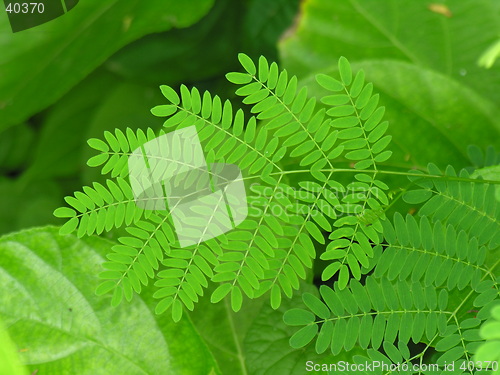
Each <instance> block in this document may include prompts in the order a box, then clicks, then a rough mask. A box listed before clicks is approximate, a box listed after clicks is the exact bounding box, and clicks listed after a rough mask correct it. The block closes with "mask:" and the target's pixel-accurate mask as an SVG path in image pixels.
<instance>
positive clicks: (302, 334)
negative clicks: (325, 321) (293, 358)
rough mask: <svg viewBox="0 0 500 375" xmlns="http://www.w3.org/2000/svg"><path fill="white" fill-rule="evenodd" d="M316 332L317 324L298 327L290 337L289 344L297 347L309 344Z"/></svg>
mask: <svg viewBox="0 0 500 375" xmlns="http://www.w3.org/2000/svg"><path fill="white" fill-rule="evenodd" d="M317 333H318V325H317V324H313V325H309V326H305V327H303V328H301V329H299V330H298V331H297V332H295V333H294V334H293V336H292V337H291V338H290V346H291V347H292V348H294V349H299V348H302V347H304V346H306V345H307V344H309V343H310V342H311V341H312V339H313V338H314V337H315V336H316V334H317Z"/></svg>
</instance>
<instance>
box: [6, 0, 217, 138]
mask: <svg viewBox="0 0 500 375" xmlns="http://www.w3.org/2000/svg"><path fill="white" fill-rule="evenodd" d="M212 3H213V1H212V0H193V1H189V2H177V1H173V0H152V1H148V2H135V3H130V2H123V1H115V2H111V3H105V2H102V1H97V0H88V1H82V2H80V3H79V4H78V6H76V7H75V8H74V9H73V10H71V11H70V12H68V13H67V14H65V15H64V16H62V17H59V18H57V19H55V20H53V21H51V22H47V23H45V24H43V25H40V26H37V27H34V28H31V29H28V30H24V31H23V32H20V33H15V34H13V33H12V32H11V30H10V26H9V24H8V18H7V17H2V19H1V20H0V33H1V34H2V35H3V38H2V39H1V41H0V50H1V51H2V55H1V56H0V71H1V72H2V81H1V83H0V118H1V120H0V129H4V128H6V127H7V126H10V125H13V124H16V123H18V122H20V121H23V120H24V119H26V118H28V117H29V116H31V115H32V114H34V113H36V112H38V111H40V110H41V109H43V108H45V107H47V106H48V105H50V104H52V103H54V102H55V101H56V100H57V99H59V98H60V97H61V96H62V95H63V94H64V93H65V92H67V91H68V90H69V89H70V88H71V87H72V86H74V85H75V84H76V83H77V82H79V81H80V80H81V79H82V78H83V77H85V76H86V75H87V74H89V73H90V72H91V71H92V70H94V69H95V68H96V67H97V66H99V65H100V64H102V63H103V62H104V61H105V59H106V58H107V57H109V56H110V55H112V54H113V53H114V52H116V51H117V50H118V49H120V48H121V47H123V46H124V45H126V44H127V43H130V42H131V41H133V40H135V39H138V38H140V37H141V36H143V35H146V34H150V33H155V32H159V31H164V30H168V29H171V28H172V27H186V26H189V25H191V24H193V23H194V22H196V21H197V20H199V19H200V18H201V17H202V16H203V15H204V14H205V13H206V12H207V11H208V9H209V8H210V7H211V5H212Z"/></svg>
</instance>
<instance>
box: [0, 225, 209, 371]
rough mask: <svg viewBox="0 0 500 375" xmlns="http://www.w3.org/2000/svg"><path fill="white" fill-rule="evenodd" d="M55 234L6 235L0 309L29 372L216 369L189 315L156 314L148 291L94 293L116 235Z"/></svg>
mask: <svg viewBox="0 0 500 375" xmlns="http://www.w3.org/2000/svg"><path fill="white" fill-rule="evenodd" d="M57 233H58V229H57V228H54V227H47V228H36V229H31V230H26V231H23V232H18V233H14V234H11V235H8V236H4V237H2V238H0V259H1V263H0V285H1V287H0V305H1V306H3V308H2V311H1V313H0V316H1V318H2V319H3V320H4V321H5V324H6V325H7V327H8V332H9V335H10V336H11V338H12V340H13V341H14V343H15V344H16V345H17V347H18V348H20V349H22V350H20V356H21V361H22V362H24V363H27V364H29V366H28V367H29V370H30V371H31V372H33V371H35V370H38V371H39V373H47V374H51V373H68V374H89V375H90V374H92V375H98V374H103V375H104V374H105V375H108V374H110V373H126V374H151V375H156V374H162V373H168V374H193V375H195V374H200V375H201V374H203V375H204V374H210V373H212V374H216V373H218V370H217V365H216V364H215V362H214V361H213V358H212V357H211V355H210V353H209V352H208V350H207V348H206V346H205V345H204V343H203V342H202V341H201V340H200V338H199V336H198V334H197V333H196V331H195V330H194V328H193V326H192V325H191V323H190V322H189V320H187V319H182V320H181V321H180V322H179V323H177V324H174V323H173V322H172V320H171V318H170V317H169V316H167V315H162V316H156V315H155V314H154V312H153V311H152V310H153V309H154V305H155V303H156V302H155V301H154V300H153V298H152V296H151V294H150V293H149V291H148V290H145V291H143V294H142V295H141V298H139V297H137V296H136V298H134V300H133V301H132V302H130V303H122V304H121V305H120V306H118V307H116V308H112V307H111V306H110V303H109V299H110V298H111V296H101V297H98V296H96V294H95V292H94V291H95V288H96V286H97V284H98V282H99V281H98V279H97V276H96V274H97V271H96V270H98V269H99V268H100V264H101V263H102V262H103V260H104V254H106V253H108V252H109V249H110V247H111V246H112V243H111V242H109V241H107V240H103V239H100V238H96V237H90V238H86V239H85V240H78V239H76V237H74V236H59V235H58V234H57ZM2 342H3V340H2ZM152 348H154V350H152ZM194 357H196V358H197V360H196V361H193V360H192V359H193V358H194Z"/></svg>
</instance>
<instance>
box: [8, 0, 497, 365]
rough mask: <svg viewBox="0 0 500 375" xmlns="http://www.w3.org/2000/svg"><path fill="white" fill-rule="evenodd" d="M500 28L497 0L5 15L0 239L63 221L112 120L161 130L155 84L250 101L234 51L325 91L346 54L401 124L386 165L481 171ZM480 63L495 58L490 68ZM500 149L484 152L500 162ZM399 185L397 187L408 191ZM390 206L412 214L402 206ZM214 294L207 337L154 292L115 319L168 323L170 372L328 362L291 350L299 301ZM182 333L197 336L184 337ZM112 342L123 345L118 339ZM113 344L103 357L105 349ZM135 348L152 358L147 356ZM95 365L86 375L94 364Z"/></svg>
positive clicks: (91, 5) (287, 2)
mask: <svg viewBox="0 0 500 375" xmlns="http://www.w3.org/2000/svg"><path fill="white" fill-rule="evenodd" d="M499 36H500V2H498V1H497V0H459V1H437V0H429V1H422V0H379V1H373V0H342V1H341V0H335V1H334V0H304V1H301V2H300V3H299V0H189V1H188V0H183V1H182V0H181V1H180V0H148V1H140V2H133V1H130V2H129V1H110V2H104V1H98V0H80V3H79V4H78V6H77V7H75V9H74V10H72V11H71V12H69V13H68V14H66V15H65V16H63V17H60V18H58V19H57V20H54V21H52V22H49V23H46V24H44V25H41V26H39V27H36V28H33V29H30V30H26V31H23V32H20V33H16V34H12V33H11V30H10V26H9V25H8V20H7V17H6V16H5V15H1V16H0V208H1V209H0V234H5V233H9V232H13V231H17V230H21V229H25V228H30V227H34V226H40V225H46V224H56V225H59V224H60V222H59V221H57V220H56V219H55V218H54V217H53V216H52V212H53V210H54V209H55V208H56V207H59V206H61V205H63V204H64V203H63V200H62V197H64V196H65V195H69V194H71V193H73V192H74V191H75V190H77V189H80V187H81V186H82V185H88V184H90V183H92V182H93V181H97V180H99V179H101V177H100V176H99V173H98V171H94V170H92V169H90V168H88V167H87V166H86V160H87V159H88V157H89V156H91V151H90V148H89V147H87V144H86V140H87V139H88V138H90V137H98V138H100V137H102V133H103V132H104V131H105V130H112V129H114V128H120V129H125V128H126V127H130V128H133V129H135V128H146V127H153V128H156V129H159V128H160V127H161V120H159V119H158V118H155V117H154V116H152V115H151V114H150V112H149V110H150V108H151V107H153V106H155V105H157V104H161V103H162V102H163V101H164V100H162V96H161V93H160V91H159V89H158V86H159V85H160V84H168V85H171V86H174V87H178V86H179V85H180V84H181V83H184V84H186V85H187V86H189V87H190V86H197V87H198V88H199V89H200V90H206V89H207V90H210V91H211V92H212V93H213V94H217V95H219V96H221V97H222V98H229V99H234V100H233V103H234V105H235V106H238V105H240V104H239V100H238V99H237V98H236V96H235V94H234V87H233V86H232V85H230V84H229V83H228V82H227V81H226V79H225V77H224V75H225V73H227V72H228V71H232V70H238V69H239V64H238V61H237V53H238V52H245V53H247V54H249V55H250V56H252V57H254V58H256V57H258V56H259V55H265V56H266V57H267V58H268V60H269V61H273V60H275V61H278V63H279V64H280V66H281V67H283V68H286V69H287V70H289V72H290V73H291V74H295V75H297V76H298V78H299V80H300V81H299V82H300V84H301V85H306V84H307V85H311V88H312V90H311V94H315V95H322V94H323V92H322V89H321V88H320V87H319V86H317V85H316V84H315V83H314V75H315V74H317V73H319V72H322V73H332V74H334V75H336V74H338V72H337V71H336V69H337V68H336V62H337V60H338V58H339V57H340V56H346V57H347V58H348V59H349V61H350V62H351V63H352V65H353V68H354V70H355V72H356V71H357V70H358V69H364V70H365V72H366V79H367V81H371V82H373V84H374V91H376V92H379V93H380V95H381V100H380V101H381V103H382V104H383V105H385V106H386V119H387V120H389V122H390V127H389V134H392V135H393V145H392V150H394V151H395V154H394V156H393V157H392V158H391V159H390V160H389V161H388V162H387V163H385V167H386V168H387V169H389V170H399V171H406V170H408V169H410V168H416V169H421V170H425V167H426V164H427V163H428V162H434V163H436V164H438V165H439V166H440V167H445V166H446V165H448V164H451V165H453V166H454V167H456V168H464V167H469V166H474V165H478V162H477V160H478V159H481V158H482V157H483V155H482V154H483V153H485V152H486V148H487V146H489V145H492V146H494V147H495V148H497V149H498V147H499V145H500V137H499V134H500V112H499V102H500V90H499V87H500V63H499V62H498V61H496V55H495V53H494V47H495V46H496V45H497V44H498V38H499ZM485 53H486V54H487V55H485ZM481 59H482V60H483V61H484V60H485V59H487V61H488V64H484V63H483V64H482V65H481V64H479V63H478V61H480V60H481ZM487 66H488V67H487ZM471 144H474V145H476V147H475V148H473V149H470V150H472V151H473V152H472V155H470V152H469V154H468V153H467V149H468V146H469V145H471ZM492 150H493V149H491V148H490V151H488V152H489V154H490V155H491V154H494V155H495V156H494V157H497V156H496V154H495V152H494V151H492ZM489 154H488V153H486V155H489ZM470 156H472V159H473V160H472V161H471V160H470ZM486 157H487V156H486ZM287 162H289V163H293V162H294V161H293V160H289V161H287ZM342 164H346V162H344V161H342V160H339V162H338V166H342ZM486 165H488V164H486ZM496 176H498V173H497V175H496ZM339 178H342V177H340V176H339ZM403 180H406V179H405V178H403V177H401V178H391V179H387V182H389V183H392V184H393V185H392V186H400V185H401V182H402V181H403ZM396 192H397V191H396ZM393 208H394V209H398V210H400V211H408V210H411V209H412V208H411V207H410V206H405V205H404V204H402V203H400V202H398V204H397V205H395V206H394V207H393ZM55 237H56V235H55V230H53V229H50V230H47V231H40V230H39V231H35V232H34V233H32V234H31V235H30V236H23V235H17V236H16V235H15V236H13V237H12V236H11V237H8V239H9V241H13V242H18V243H20V244H22V245H23V246H25V247H26V248H27V249H29V250H26V251H29V252H33V254H38V255H39V256H40V254H45V253H47V251H48V250H47V249H46V248H45V247H44V246H45V245H44V243H46V242H47V241H49V240H50V241H56V242H57V241H59V244H58V246H59V247H61V246H63V245H64V244H62V243H60V241H61V240H60V239H54V238H55ZM74 241H75V244H76V245H75V246H77V247H78V246H80V247H82V248H85V249H86V250H85V251H87V252H88V254H89V256H90V257H102V256H103V254H104V253H105V252H106V251H105V248H106V244H105V243H104V242H103V241H104V240H102V241H101V240H99V241H98V240H92V239H87V240H78V241H77V240H74ZM66 245H67V244H66ZM68 246H69V245H68ZM15 250H16V248H14V249H12V251H13V252H15ZM42 258H43V257H42ZM49 258H50V257H49ZM96 259H97V258H96ZM44 262H47V264H51V263H50V262H53V259H52V258H50V259H46V260H44ZM96 262H97V261H96ZM56 263H57V262H56ZM56 263H54V264H56ZM96 264H97V263H96ZM19 267H21V266H19ZM23 267H25V268H26V269H25V271H26V272H27V274H29V273H30V272H35V271H36V270H33V269H32V268H33V267H34V266H33V264H30V263H29V262H25V264H24V266H23ZM51 267H56V266H54V265H52V266H51ZM74 267H79V266H78V265H77V263H75V265H74ZM21 268H22V267H21ZM56 268H57V267H56ZM47 272H48V271H47ZM88 272H89V273H93V274H94V275H95V274H96V273H97V271H92V270H91V269H89V270H88ZM81 273H82V274H83V273H84V272H83V271H82V272H81ZM61 277H63V276H61ZM64 277H66V276H64ZM82 277H83V276H82ZM2 280H3V279H2ZM68 282H72V283H75V284H76V285H77V286H78V285H79V286H81V288H83V289H85V288H86V289H85V290H87V289H88V290H87V292H88V291H89V290H90V289H89V288H88V284H89V283H90V284H91V283H92V282H91V281H89V280H87V279H85V278H78V279H76V280H69V281H68ZM49 284H50V283H49ZM304 288H305V289H307V288H310V286H307V285H305V286H304ZM83 289H82V290H83ZM87 292H85V293H87ZM82 293H83V292H82ZM89 293H90V292H89ZM2 298H7V297H5V296H4V297H1V298H0V305H3V306H7V305H6V303H8V302H9V301H8V300H7V301H6V300H2ZM47 301H48V302H47ZM10 302H12V301H10ZM56 302H57V301H55V300H50V299H49V300H45V302H44V306H47V308H49V311H50V306H52V305H54V304H56ZM104 302H106V303H107V301H104ZM247 302H248V301H247ZM92 303H93V305H92V306H90V307H88V308H89V309H90V310H89V311H92V312H93V313H95V314H97V316H100V317H101V318H102V316H105V317H108V316H109V314H111V312H110V311H109V310H106V309H105V308H104V307H103V305H102V303H101V302H98V301H93V302H92ZM204 303H206V304H207V307H206V308H204V306H203V304H204ZM208 303H209V301H201V302H200V306H198V308H197V310H196V311H195V312H194V313H193V314H192V315H191V318H192V319H193V321H196V322H198V324H197V327H196V331H195V330H194V328H193V326H192V324H191V322H190V320H189V318H187V317H186V318H183V320H182V321H181V323H179V325H177V326H175V327H176V328H173V327H172V326H171V324H170V323H168V322H167V320H168V317H167V318H165V317H153V316H150V315H151V310H150V309H149V308H148V304H149V305H150V302H148V296H147V295H146V296H145V297H144V302H141V301H140V302H137V304H136V305H134V306H132V307H128V308H131V309H132V310H133V311H134V314H135V315H134V314H132V315H131V316H130V317H127V316H125V315H126V308H125V307H123V306H121V307H120V309H119V310H118V311H117V312H116V316H118V318H116V317H115V318H116V319H119V320H118V321H120V324H122V325H123V326H125V327H128V325H131V327H132V328H131V329H133V324H134V321H133V319H134V317H137V314H139V315H140V314H142V315H147V317H148V318H147V320H148V323H147V324H150V325H151V327H156V329H158V327H160V328H159V332H158V336H157V338H156V339H154V340H159V341H162V340H163V341H165V342H167V343H169V345H170V344H171V345H172V347H171V348H170V349H169V350H170V351H168V350H167V349H165V350H167V351H168V354H165V353H166V352H165V353H163V354H162V355H165V356H166V357H168V358H169V361H171V364H170V365H169V366H171V367H170V370H171V371H172V372H171V373H172V374H176V373H178V374H207V373H223V374H264V373H273V374H295V373H296V374H301V373H303V368H304V363H305V361H304V358H307V359H308V360H315V361H323V362H325V363H328V362H331V361H333V359H332V358H329V356H327V355H323V356H317V355H316V354H314V348H310V349H304V351H295V350H292V349H291V348H290V347H289V346H288V337H289V332H288V331H287V330H288V328H287V327H285V326H284V324H283V323H282V312H283V311H284V310H286V309H287V308H290V307H291V306H294V307H296V306H297V305H298V304H300V303H301V302H300V298H299V299H298V300H297V301H296V300H295V299H294V300H292V301H286V302H284V303H283V305H282V308H281V309H280V310H278V311H273V310H272V309H271V308H270V307H269V306H268V305H267V303H266V304H263V303H262V301H260V302H259V301H253V302H252V303H251V304H250V303H249V304H248V306H246V307H244V310H243V312H240V313H239V314H237V316H236V314H235V313H233V312H232V311H231V309H230V308H229V307H228V306H226V305H224V303H219V304H218V305H211V306H210V308H208ZM11 306H12V309H13V310H11V311H10V310H9V312H8V313H9V314H13V315H16V314H18V312H17V311H16V310H15V306H18V305H12V304H11ZM65 308H66V307H65ZM245 309H246V310H245ZM2 313H5V311H2ZM88 313H89V314H90V312H88ZM103 314H104V315H103ZM106 314H108V315H106ZM101 318H99V319H101ZM214 322H217V324H215V323H214ZM10 324H12V322H10ZM165 327H167V328H165ZM214 327H216V328H214ZM75 329H78V327H76V328H75ZM151 329H155V328H151ZM173 330H177V331H175V332H176V334H177V333H178V334H179V335H185V336H186V337H192V336H196V337H195V338H193V339H192V340H191V341H189V340H186V341H183V340H175V338H173V337H172V334H171V332H173ZM25 335H26V333H22V332H17V333H15V334H14V336H15V337H14V339H15V340H14V341H15V342H16V343H17V344H18V345H19V341H21V342H27V341H26V340H25V341H23V340H24V339H25ZM169 335H170V336H169ZM113 340H116V338H114V339H113ZM152 340H153V339H152ZM154 340H153V341H154ZM172 340H173V341H172ZM193 340H194V341H193ZM163 341H162V342H163ZM37 344H38V345H40V346H44V347H46V348H48V349H46V351H47V352H48V353H53V352H54V351H55V352H57V350H58V349H57V348H52V346H51V345H56V343H55V342H54V343H53V342H52V341H50V342H38V343H37ZM109 345H110V347H111V349H109V350H111V351H112V350H116V348H117V346H116V345H118V344H117V343H116V342H110V343H109ZM189 345H194V346H195V347H197V348H199V349H198V352H199V353H204V354H203V358H204V359H203V360H202V361H201V362H200V363H199V366H198V367H196V366H194V365H193V363H192V361H191V360H190V357H189V355H191V354H189V353H192V352H191V351H189V350H188V347H189ZM207 348H208V349H207ZM51 350H53V351H52V352H51ZM127 350H128V349H127ZM162 350H163V349H162ZM104 352H105V353H104V354H102V353H101V354H100V355H103V356H104V358H107V357H106V355H109V352H107V351H104ZM106 353H108V354H106ZM186 353H187V354H186ZM137 355H138V356H143V355H144V356H145V357H144V358H146V357H147V353H142V352H141V351H140V350H138V351H137ZM212 356H214V358H215V359H214V358H212ZM319 357H321V358H319ZM26 358H27V357H25V358H24V359H26ZM33 358H35V357H33ZM37 358H38V357H37ZM141 358H143V357H141ZM245 358H246V360H245ZM42 359H43V358H42ZM108 359H109V358H108ZM36 360H41V359H40V358H38V359H36ZM156 360H159V359H158V358H156V357H155V359H154V360H152V359H151V358H146V359H144V363H146V365H144V366H145V367H143V368H148V369H154V368H155V365H154V361H156ZM338 360H340V359H339V358H338V357H337V358H335V361H338ZM33 361H35V359H34V360H33ZM82 361H83V360H82ZM35 362H36V361H35ZM51 363H56V365H54V366H63V365H62V364H61V362H57V361H56V362H51ZM117 363H119V362H117ZM80 365H82V366H85V363H84V361H83V362H82V363H80ZM148 366H152V367H148ZM35 368H36V367H33V366H32V368H31V369H32V371H33V370H34V369H35ZM165 368H166V367H165ZM46 369H47V370H51V367H50V366H48V367H47V368H46ZM52 370H53V368H52ZM85 371H87V372H85ZM85 371H83V370H81V371H80V372H79V373H81V374H84V373H92V372H88V371H91V369H86V368H85ZM117 371H119V370H117ZM148 371H149V370H148ZM150 371H153V372H147V373H154V370H150ZM0 373H1V371H0ZM48 373H51V372H50V371H49V372H48ZM54 373H55V372H54ZM95 373H97V372H94V374H95ZM130 373H135V372H130Z"/></svg>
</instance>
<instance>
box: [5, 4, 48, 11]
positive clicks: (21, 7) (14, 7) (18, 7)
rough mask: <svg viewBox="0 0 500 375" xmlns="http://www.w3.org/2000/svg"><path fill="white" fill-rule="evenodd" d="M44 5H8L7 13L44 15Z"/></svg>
mask: <svg viewBox="0 0 500 375" xmlns="http://www.w3.org/2000/svg"><path fill="white" fill-rule="evenodd" d="M44 10H45V7H44V5H43V3H8V4H7V8H6V9H5V11H6V12H7V13H43V11H44Z"/></svg>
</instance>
